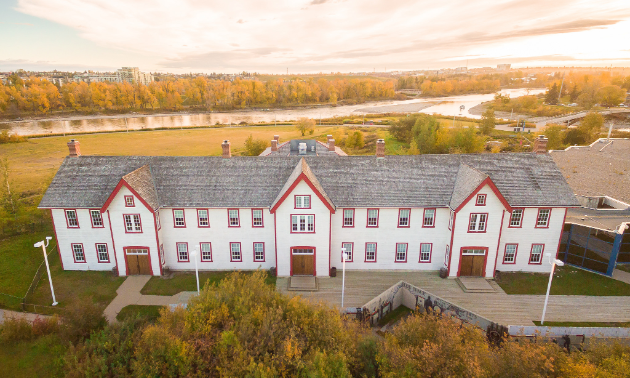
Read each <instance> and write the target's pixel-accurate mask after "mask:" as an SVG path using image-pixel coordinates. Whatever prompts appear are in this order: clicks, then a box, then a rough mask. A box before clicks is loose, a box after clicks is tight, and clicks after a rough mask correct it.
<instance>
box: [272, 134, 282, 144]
mask: <svg viewBox="0 0 630 378" xmlns="http://www.w3.org/2000/svg"><path fill="white" fill-rule="evenodd" d="M273 140H275V141H276V143H280V135H274V136H273Z"/></svg>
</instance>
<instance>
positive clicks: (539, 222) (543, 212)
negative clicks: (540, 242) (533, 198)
mask: <svg viewBox="0 0 630 378" xmlns="http://www.w3.org/2000/svg"><path fill="white" fill-rule="evenodd" d="M550 214H551V209H539V210H538V217H537V218H536V228H547V227H549V215H550Z"/></svg>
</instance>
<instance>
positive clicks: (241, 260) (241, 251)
mask: <svg viewBox="0 0 630 378" xmlns="http://www.w3.org/2000/svg"><path fill="white" fill-rule="evenodd" d="M232 244H238V250H239V251H240V253H241V259H240V260H234V259H233V258H232ZM230 262H243V246H242V245H241V242H230Z"/></svg>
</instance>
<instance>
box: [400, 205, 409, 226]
mask: <svg viewBox="0 0 630 378" xmlns="http://www.w3.org/2000/svg"><path fill="white" fill-rule="evenodd" d="M410 213H411V209H400V210H398V227H409V214H410Z"/></svg>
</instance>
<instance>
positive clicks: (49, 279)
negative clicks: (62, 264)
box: [34, 236, 57, 306]
mask: <svg viewBox="0 0 630 378" xmlns="http://www.w3.org/2000/svg"><path fill="white" fill-rule="evenodd" d="M51 239H52V236H46V243H44V241H43V240H42V241H40V242H37V243H35V245H34V247H35V248H39V247H42V251H43V252H44V261H45V262H46V271H47V272H48V282H49V283H50V292H51V293H52V300H53V303H52V305H53V306H56V305H57V299H56V298H55V289H54V288H53V284H52V277H51V276H50V266H49V265H48V256H47V255H46V247H48V244H49V243H50V240H51Z"/></svg>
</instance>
